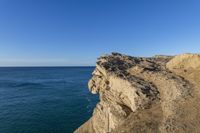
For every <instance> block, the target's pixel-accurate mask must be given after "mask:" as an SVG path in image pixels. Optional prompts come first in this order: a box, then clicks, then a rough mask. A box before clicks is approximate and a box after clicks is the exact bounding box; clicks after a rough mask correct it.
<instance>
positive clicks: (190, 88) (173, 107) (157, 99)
mask: <svg viewBox="0 0 200 133" xmlns="http://www.w3.org/2000/svg"><path fill="white" fill-rule="evenodd" d="M89 89H90V91H91V92H92V93H94V94H97V93H98V94H99V98H100V102H99V103H98V104H97V106H96V108H95V109H94V112H93V116H92V118H91V119H90V120H88V121H87V122H86V123H85V124H83V125H82V126H81V127H79V128H78V129H77V130H76V131H75V133H108V132H109V133H199V132H200V126H199V125H200V105H199V102H200V55H198V54H183V55H177V56H161V55H160V56H159V55H158V56H154V57H151V58H142V57H131V56H126V55H122V54H119V53H112V54H111V55H105V56H102V57H100V58H99V59H98V62H97V65H96V69H95V70H94V72H93V77H92V79H91V80H90V81H89Z"/></svg>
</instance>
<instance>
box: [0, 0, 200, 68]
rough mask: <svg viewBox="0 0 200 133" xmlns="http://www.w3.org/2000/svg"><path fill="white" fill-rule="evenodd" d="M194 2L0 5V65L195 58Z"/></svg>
mask: <svg viewBox="0 0 200 133" xmlns="http://www.w3.org/2000/svg"><path fill="white" fill-rule="evenodd" d="M199 50H200V2H199V1H198V0H0V66H90V65H92V66H93V65H95V62H96V59H97V58H98V57H99V56H101V55H104V54H109V53H111V52H120V53H123V54H128V55H132V56H153V55H155V54H156V55H157V54H162V55H163V54H166V55H175V54H180V53H199Z"/></svg>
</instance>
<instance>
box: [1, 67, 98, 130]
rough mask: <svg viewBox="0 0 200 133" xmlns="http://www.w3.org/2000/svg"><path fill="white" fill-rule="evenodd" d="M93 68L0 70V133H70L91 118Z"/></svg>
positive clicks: (94, 96)
mask: <svg viewBox="0 0 200 133" xmlns="http://www.w3.org/2000/svg"><path fill="white" fill-rule="evenodd" d="M93 70H94V67H16V68H14V67H10V68H0V133H72V132H73V131H74V130H75V129H76V128H78V127H79V126H80V125H81V124H83V123H84V122H85V121H86V120H88V119H89V118H90V116H91V115H92V111H93V108H94V107H95V105H96V103H97V102H98V96H97V95H92V94H91V93H90V92H89V91H88V88H87V82H88V80H89V79H90V78H91V73H92V71H93Z"/></svg>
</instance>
